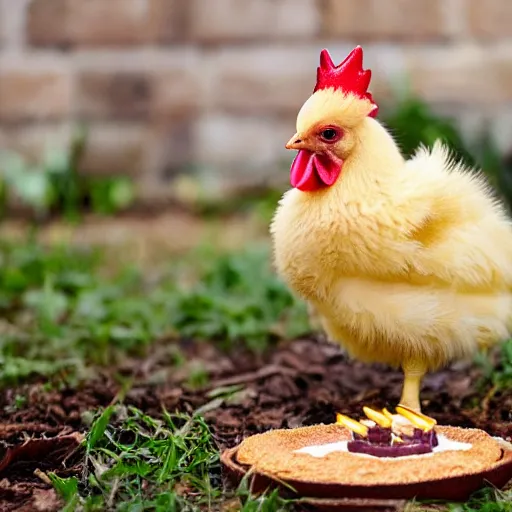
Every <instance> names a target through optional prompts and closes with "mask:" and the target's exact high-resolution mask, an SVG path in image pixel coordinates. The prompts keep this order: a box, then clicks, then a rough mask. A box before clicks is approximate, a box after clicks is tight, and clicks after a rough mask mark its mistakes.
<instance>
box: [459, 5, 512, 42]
mask: <svg viewBox="0 0 512 512" xmlns="http://www.w3.org/2000/svg"><path fill="white" fill-rule="evenodd" d="M468 24H469V29H470V32H471V33H472V34H473V35H476V36H477V37H482V38H489V39H500V38H506V37H511V36H512V2H511V1H510V0H485V2H483V1H482V0H469V6H468Z"/></svg>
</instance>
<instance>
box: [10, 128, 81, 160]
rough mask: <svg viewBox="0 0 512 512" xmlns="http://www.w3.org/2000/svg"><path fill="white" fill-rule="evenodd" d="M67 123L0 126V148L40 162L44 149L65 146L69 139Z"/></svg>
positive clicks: (69, 129)
mask: <svg viewBox="0 0 512 512" xmlns="http://www.w3.org/2000/svg"><path fill="white" fill-rule="evenodd" d="M71 134H72V127H71V125H70V124H69V123H67V122H64V121H60V122H42V123H37V124H32V123H30V124H16V125H9V126H7V125H5V124H4V125H2V126H0V148H3V149H8V150H10V151H14V152H16V153H20V154H21V155H23V156H24V157H25V158H27V159H28V160H29V161H31V162H40V161H41V158H42V156H43V154H44V152H45V150H46V149H53V148H57V149H61V148H65V147H67V145H68V144H69V142H70V140H71Z"/></svg>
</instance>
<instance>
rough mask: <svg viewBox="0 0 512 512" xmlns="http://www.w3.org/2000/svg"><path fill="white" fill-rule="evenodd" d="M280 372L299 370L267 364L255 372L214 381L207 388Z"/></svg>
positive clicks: (260, 377) (290, 372)
mask: <svg viewBox="0 0 512 512" xmlns="http://www.w3.org/2000/svg"><path fill="white" fill-rule="evenodd" d="M278 374H283V375H296V374H297V370H294V369H293V368H286V367H285V366H277V365H267V366H264V367H263V368H261V369H259V370H257V371H255V372H248V373H242V374H240V375H233V376H232V377H227V378H225V379H219V380H216V381H213V382H212V383H210V385H209V386H208V388H207V389H214V388H221V387H225V386H233V385H235V384H247V383H248V382H254V381H255V380H259V379H264V378H266V377H271V376H272V375H278Z"/></svg>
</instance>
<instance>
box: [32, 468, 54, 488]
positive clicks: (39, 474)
mask: <svg viewBox="0 0 512 512" xmlns="http://www.w3.org/2000/svg"><path fill="white" fill-rule="evenodd" d="M34 476H37V478H39V480H41V481H42V482H44V483H45V484H48V485H52V481H51V480H50V478H49V476H48V475H47V474H46V473H45V472H44V471H41V470H40V469H39V468H36V469H34Z"/></svg>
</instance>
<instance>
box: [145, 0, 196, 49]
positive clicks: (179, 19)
mask: <svg viewBox="0 0 512 512" xmlns="http://www.w3.org/2000/svg"><path fill="white" fill-rule="evenodd" d="M190 14H191V11H190V2H189V0H151V3H150V18H149V23H150V28H149V30H150V33H151V39H152V41H153V42H156V43H163V44H165V43H174V42H176V41H182V40H185V39H187V38H188V36H189V34H190V25H191V16H190Z"/></svg>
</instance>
